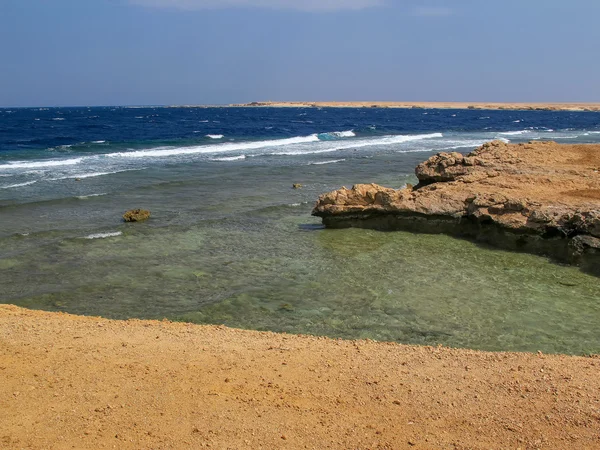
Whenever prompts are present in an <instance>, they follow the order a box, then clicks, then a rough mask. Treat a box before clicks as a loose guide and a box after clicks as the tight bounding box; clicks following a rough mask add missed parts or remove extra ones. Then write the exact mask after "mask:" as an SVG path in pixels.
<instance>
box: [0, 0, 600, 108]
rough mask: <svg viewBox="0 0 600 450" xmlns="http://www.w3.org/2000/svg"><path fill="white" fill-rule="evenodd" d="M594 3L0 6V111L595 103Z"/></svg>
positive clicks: (55, 1) (447, 0) (598, 16)
mask: <svg viewBox="0 0 600 450" xmlns="http://www.w3.org/2000/svg"><path fill="white" fill-rule="evenodd" d="M599 23H600V1H598V0H569V1H567V0H302V1H301V0H0V107H14V106H77V105H82V106H83V105H173V104H228V103H238V102H240V103H241V102H251V101H267V100H271V101H285V100H289V101H470V102H476V101H490V102H491V101H504V102H519V101H520V102H536V101H539V102H544V101H547V102H600V77H599V75H600V58H598V57H597V56H598V54H599V51H600V49H599V46H600V25H599Z"/></svg>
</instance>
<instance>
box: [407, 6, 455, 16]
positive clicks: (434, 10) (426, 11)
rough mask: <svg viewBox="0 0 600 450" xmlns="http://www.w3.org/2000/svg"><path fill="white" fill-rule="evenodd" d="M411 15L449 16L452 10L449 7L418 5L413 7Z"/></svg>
mask: <svg viewBox="0 0 600 450" xmlns="http://www.w3.org/2000/svg"><path fill="white" fill-rule="evenodd" d="M413 15H414V16H419V17H442V16H450V15H452V10H451V9H450V8H443V7H427V6H423V7H419V8H415V9H413Z"/></svg>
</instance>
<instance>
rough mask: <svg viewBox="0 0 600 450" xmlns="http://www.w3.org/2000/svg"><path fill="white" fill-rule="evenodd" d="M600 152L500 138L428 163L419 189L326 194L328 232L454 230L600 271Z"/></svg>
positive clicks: (322, 200)
mask: <svg viewBox="0 0 600 450" xmlns="http://www.w3.org/2000/svg"><path fill="white" fill-rule="evenodd" d="M599 170H600V145H597V144H593V145H592V144H580V145H562V144H557V143H555V142H537V141H532V142H529V143H521V144H507V143H505V142H502V141H493V142H489V143H486V144H484V145H482V146H481V147H479V148H477V149H476V150H475V151H473V152H471V153H469V154H468V155H466V156H465V155H463V154H461V153H457V152H452V153H438V154H437V155H435V156H432V157H431V158H429V159H428V160H427V161H425V162H423V163H421V164H419V165H418V166H417V168H416V169H415V174H416V176H417V178H418V179H419V184H417V185H416V186H414V187H412V186H407V187H405V188H403V189H399V190H395V189H389V188H385V187H382V186H379V185H377V184H358V185H355V186H353V187H352V189H347V188H345V187H343V188H341V189H339V190H337V191H333V192H330V193H327V194H323V195H321V196H320V197H319V200H318V201H317V204H316V205H315V208H314V210H313V212H312V214H313V215H315V216H319V217H321V218H322V219H323V224H324V225H325V226H326V227H328V228H347V227H358V228H371V229H377V230H383V231H391V230H406V231H414V232H424V233H446V234H451V235H454V236H459V237H466V238H471V239H475V240H476V241H479V242H483V243H487V244H491V245H494V246H497V247H501V248H505V249H509V250H518V251H526V252H530V253H536V254H542V255H547V256H550V257H552V258H554V259H556V260H558V261H560V262H566V263H570V264H576V265H579V266H581V267H582V268H583V269H584V270H586V271H589V272H592V273H595V274H600V173H599Z"/></svg>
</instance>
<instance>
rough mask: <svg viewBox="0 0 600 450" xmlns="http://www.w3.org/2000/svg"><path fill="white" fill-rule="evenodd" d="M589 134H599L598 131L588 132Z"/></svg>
mask: <svg viewBox="0 0 600 450" xmlns="http://www.w3.org/2000/svg"><path fill="white" fill-rule="evenodd" d="M589 133H590V134H600V131H590V132H589Z"/></svg>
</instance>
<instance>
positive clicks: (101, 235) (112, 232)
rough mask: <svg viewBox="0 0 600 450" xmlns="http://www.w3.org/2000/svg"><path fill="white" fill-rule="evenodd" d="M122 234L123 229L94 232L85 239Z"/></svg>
mask: <svg viewBox="0 0 600 450" xmlns="http://www.w3.org/2000/svg"><path fill="white" fill-rule="evenodd" d="M122 234H123V232H122V231H111V232H110V233H94V234H88V235H87V236H85V237H84V238H83V239H104V238H109V237H116V236H121V235H122Z"/></svg>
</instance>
